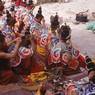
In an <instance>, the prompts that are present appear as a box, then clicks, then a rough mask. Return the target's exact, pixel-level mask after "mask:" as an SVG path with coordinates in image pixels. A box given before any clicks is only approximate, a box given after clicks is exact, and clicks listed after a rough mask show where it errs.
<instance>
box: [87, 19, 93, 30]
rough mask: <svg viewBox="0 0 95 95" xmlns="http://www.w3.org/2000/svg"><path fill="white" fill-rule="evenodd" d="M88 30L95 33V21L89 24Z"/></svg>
mask: <svg viewBox="0 0 95 95" xmlns="http://www.w3.org/2000/svg"><path fill="white" fill-rule="evenodd" d="M87 30H92V31H95V21H93V22H90V23H88V25H87Z"/></svg>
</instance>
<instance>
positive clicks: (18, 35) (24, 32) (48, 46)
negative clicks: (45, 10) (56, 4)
mask: <svg viewBox="0 0 95 95" xmlns="http://www.w3.org/2000/svg"><path fill="white" fill-rule="evenodd" d="M1 5H2V3H0V6H1ZM2 6H3V5H2ZM14 10H15V6H14V9H13V11H14ZM17 12H18V11H17ZM17 12H11V11H10V10H5V9H4V6H3V9H2V10H1V9H0V84H7V83H11V82H17V81H19V80H21V79H22V78H24V77H26V76H27V75H29V74H30V73H32V72H36V71H40V70H46V69H47V70H50V69H51V68H54V67H62V68H63V75H72V74H77V73H80V72H82V71H81V69H80V68H84V69H85V70H87V71H88V74H89V75H88V76H89V79H90V80H91V81H93V82H94V79H95V65H94V63H93V62H92V60H91V59H90V58H89V57H88V56H86V57H85V56H83V55H81V53H80V52H79V50H77V49H76V48H74V47H73V44H72V41H71V28H70V27H69V26H68V25H67V24H66V23H65V24H64V25H62V26H60V23H59V20H58V14H56V15H55V16H54V17H52V18H51V26H50V27H47V26H46V25H45V20H44V16H43V15H42V9H41V7H40V8H39V10H38V13H37V14H36V16H35V17H34V16H33V15H31V14H29V13H27V12H26V14H23V13H22V12H21V13H20V16H19V14H18V15H17V14H16V13H17ZM82 73H83V72H82ZM94 83H95V82H94Z"/></svg>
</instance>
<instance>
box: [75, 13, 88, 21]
mask: <svg viewBox="0 0 95 95" xmlns="http://www.w3.org/2000/svg"><path fill="white" fill-rule="evenodd" d="M76 21H79V22H88V18H87V15H83V14H76Z"/></svg>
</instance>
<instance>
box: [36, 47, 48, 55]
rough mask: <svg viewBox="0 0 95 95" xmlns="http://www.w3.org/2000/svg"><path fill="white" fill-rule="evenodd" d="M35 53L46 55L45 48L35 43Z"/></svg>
mask: <svg viewBox="0 0 95 95" xmlns="http://www.w3.org/2000/svg"><path fill="white" fill-rule="evenodd" d="M37 53H39V54H40V55H43V56H45V55H46V49H45V48H43V47H41V46H39V45H37Z"/></svg>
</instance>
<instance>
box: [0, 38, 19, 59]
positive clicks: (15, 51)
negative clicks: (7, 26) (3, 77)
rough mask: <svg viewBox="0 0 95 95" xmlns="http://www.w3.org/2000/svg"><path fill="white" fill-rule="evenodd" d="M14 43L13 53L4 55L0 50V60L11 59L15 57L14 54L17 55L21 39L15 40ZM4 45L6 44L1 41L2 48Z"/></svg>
mask: <svg viewBox="0 0 95 95" xmlns="http://www.w3.org/2000/svg"><path fill="white" fill-rule="evenodd" d="M15 43H16V45H15V49H14V50H13V52H11V53H6V52H3V51H2V50H0V58H5V59H11V58H13V57H15V56H16V54H17V51H18V48H19V45H20V43H21V38H17V39H16V40H15ZM5 44H6V42H5V41H3V43H2V47H3V46H5Z"/></svg>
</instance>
